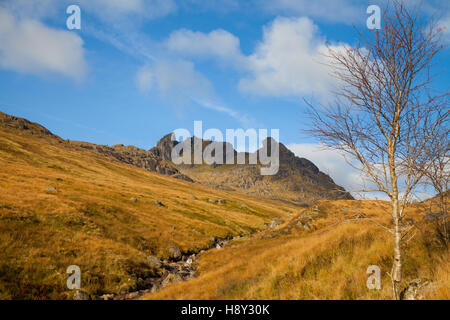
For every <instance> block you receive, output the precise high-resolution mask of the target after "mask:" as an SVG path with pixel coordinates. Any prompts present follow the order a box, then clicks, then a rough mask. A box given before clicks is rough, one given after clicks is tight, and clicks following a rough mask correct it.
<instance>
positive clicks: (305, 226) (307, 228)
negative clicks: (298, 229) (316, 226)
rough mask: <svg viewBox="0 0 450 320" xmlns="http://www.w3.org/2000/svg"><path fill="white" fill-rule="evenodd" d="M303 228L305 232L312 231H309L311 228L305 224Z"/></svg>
mask: <svg viewBox="0 0 450 320" xmlns="http://www.w3.org/2000/svg"><path fill="white" fill-rule="evenodd" d="M303 228H304V229H305V230H306V231H311V230H312V229H311V226H310V225H309V224H308V223H305V224H304V225H303Z"/></svg>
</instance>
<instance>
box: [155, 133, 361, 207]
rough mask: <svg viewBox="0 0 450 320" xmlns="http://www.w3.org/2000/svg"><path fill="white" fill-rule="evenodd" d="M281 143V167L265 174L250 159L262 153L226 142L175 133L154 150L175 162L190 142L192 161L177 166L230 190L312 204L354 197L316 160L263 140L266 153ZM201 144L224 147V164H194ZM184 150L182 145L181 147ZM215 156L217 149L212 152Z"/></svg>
mask: <svg viewBox="0 0 450 320" xmlns="http://www.w3.org/2000/svg"><path fill="white" fill-rule="evenodd" d="M275 143H276V144H278V148H279V161H280V163H279V170H278V172H277V173H276V174H275V175H266V176H264V175H261V173H260V172H261V168H263V167H265V166H264V165H263V164H261V163H260V162H259V159H258V161H257V163H256V164H250V162H249V159H250V158H252V156H256V154H259V152H260V150H257V151H256V152H255V153H253V154H252V153H247V152H245V153H239V152H237V151H236V150H234V149H232V147H231V148H230V146H231V145H230V144H229V143H226V142H216V141H210V140H202V139H199V138H197V137H192V138H189V139H186V140H184V141H182V142H177V141H172V135H171V134H168V135H165V136H164V137H163V138H162V139H161V140H160V141H159V142H158V143H157V145H156V147H154V148H152V149H151V150H150V152H153V153H154V154H155V155H158V156H160V157H161V158H162V159H164V160H166V161H171V153H172V150H173V148H174V147H175V146H177V145H178V144H184V145H190V147H191V148H190V150H191V153H192V154H191V161H190V163H191V164H180V165H176V167H177V169H178V170H179V171H180V172H182V173H183V174H184V175H186V176H189V177H190V178H192V179H193V180H194V181H197V182H200V183H203V184H206V185H209V186H212V187H215V188H218V189H224V190H228V191H237V190H241V191H244V192H246V193H247V194H251V195H256V196H262V197H266V198H271V199H277V200H287V201H291V202H295V203H298V204H304V205H309V204H311V203H312V202H314V201H316V200H319V199H329V200H338V199H347V200H351V199H353V197H352V196H351V194H350V193H348V192H346V191H345V190H344V189H343V188H342V187H340V186H338V185H336V184H335V183H334V181H333V180H332V179H331V177H330V176H328V175H327V174H325V173H323V172H321V171H320V170H319V169H318V168H317V167H316V165H314V163H312V162H311V161H309V160H308V159H305V158H300V157H297V156H295V154H294V153H293V152H292V151H290V150H289V149H288V148H287V147H286V146H285V145H283V144H282V143H278V142H277V141H275V140H273V139H271V138H269V139H267V140H266V141H264V142H263V147H262V148H267V149H268V150H262V151H263V154H269V155H270V152H271V146H272V144H275ZM196 144H198V145H201V147H202V150H205V149H206V148H208V147H209V148H212V149H215V150H221V151H222V154H223V159H222V161H221V163H220V164H218V163H216V162H213V161H211V159H207V158H206V159H203V160H204V161H203V162H202V163H201V164H193V163H194V148H195V145H196ZM180 149H181V147H180ZM211 154H212V155H213V156H214V152H212V153H211ZM239 156H241V157H242V158H244V159H245V164H236V163H237V158H238V157H239ZM229 158H232V163H234V164H226V163H227V161H226V160H227V159H229Z"/></svg>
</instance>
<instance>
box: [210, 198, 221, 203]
mask: <svg viewBox="0 0 450 320" xmlns="http://www.w3.org/2000/svg"><path fill="white" fill-rule="evenodd" d="M208 201H209V202H211V203H218V202H219V200H217V199H208Z"/></svg>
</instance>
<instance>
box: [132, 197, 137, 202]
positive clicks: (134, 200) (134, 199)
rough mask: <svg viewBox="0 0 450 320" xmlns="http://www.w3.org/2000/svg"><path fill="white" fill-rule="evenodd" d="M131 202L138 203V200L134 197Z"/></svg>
mask: <svg viewBox="0 0 450 320" xmlns="http://www.w3.org/2000/svg"><path fill="white" fill-rule="evenodd" d="M130 201H131V202H138V199H136V198H134V197H131V198H130Z"/></svg>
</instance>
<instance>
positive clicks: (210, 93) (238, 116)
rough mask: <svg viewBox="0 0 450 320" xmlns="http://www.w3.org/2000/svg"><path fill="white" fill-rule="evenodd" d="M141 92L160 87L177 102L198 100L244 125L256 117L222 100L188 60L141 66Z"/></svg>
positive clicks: (163, 93) (204, 106)
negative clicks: (223, 102) (221, 101)
mask: <svg viewBox="0 0 450 320" xmlns="http://www.w3.org/2000/svg"><path fill="white" fill-rule="evenodd" d="M135 82H136V86H137V87H138V89H139V90H140V91H141V92H149V91H154V90H156V91H157V92H158V93H159V94H161V95H163V96H165V97H166V98H167V99H169V100H172V101H174V103H175V104H176V105H177V106H183V105H188V104H192V103H195V104H196V105H198V106H201V107H203V108H206V109H210V110H214V111H217V112H221V113H224V114H227V115H228V116H230V117H232V118H234V119H235V120H237V121H238V122H240V123H241V124H242V125H244V126H246V127H247V126H249V125H250V124H251V123H253V120H252V119H251V118H250V117H248V116H247V115H245V114H242V113H240V112H238V111H236V110H234V109H231V108H229V107H226V106H224V105H223V104H221V103H220V102H219V101H218V100H219V99H218V98H217V96H216V94H215V91H214V87H213V85H212V84H211V82H210V81H209V80H208V79H207V78H206V77H205V76H204V75H203V74H201V73H200V72H198V71H197V70H195V67H194V64H193V63H192V62H189V61H185V60H157V61H156V62H155V63H154V64H153V65H151V66H144V67H142V68H140V69H139V70H138V72H137V74H136V77H135Z"/></svg>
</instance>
